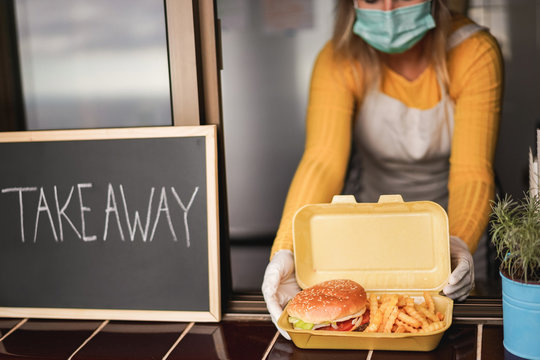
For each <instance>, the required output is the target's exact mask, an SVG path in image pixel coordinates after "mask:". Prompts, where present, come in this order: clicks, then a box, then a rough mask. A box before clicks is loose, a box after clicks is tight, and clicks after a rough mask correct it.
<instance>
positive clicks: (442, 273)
mask: <svg viewBox="0 0 540 360" xmlns="http://www.w3.org/2000/svg"><path fill="white" fill-rule="evenodd" d="M293 243H294V261H295V267H296V280H297V282H298V284H299V285H300V287H301V288H302V289H305V288H307V287H310V286H312V285H315V284H317V283H320V282H323V281H326V280H331V279H351V280H354V281H356V282H358V283H359V284H361V285H362V286H363V287H364V288H365V289H366V292H367V293H368V295H369V294H371V293H375V294H378V295H382V294H392V293H397V294H405V295H409V296H411V297H413V298H415V300H416V299H418V301H417V302H420V299H422V295H423V292H424V291H427V292H429V293H430V294H431V295H432V297H433V300H434V303H435V309H436V311H440V312H441V313H442V314H444V322H445V325H444V327H443V328H442V329H440V330H437V331H431V332H424V333H398V334H393V333H391V334H385V333H364V332H357V331H350V332H345V331H344V332H341V331H326V330H297V329H294V328H293V327H292V325H291V324H290V323H289V322H288V315H287V311H286V309H285V311H283V313H282V314H281V317H280V318H279V320H278V326H279V327H281V328H282V329H284V330H285V331H287V333H288V334H289V335H290V337H291V339H292V341H293V342H294V344H295V345H296V346H298V347H300V348H306V349H363V350H401V351H430V350H433V349H435V348H436V347H437V345H438V344H439V342H440V340H441V338H442V336H443V334H444V332H445V331H446V330H447V329H448V327H450V325H451V323H452V308H453V301H452V299H450V298H448V297H445V296H443V295H439V292H440V291H441V290H442V288H443V287H444V285H445V284H446V282H447V279H448V276H449V274H450V248H449V233H448V216H447V214H446V212H445V210H444V209H443V208H442V207H441V206H440V205H438V204H437V203H434V202H431V201H411V202H404V201H403V198H402V197H401V195H382V196H381V197H380V198H379V202H378V203H357V202H356V201H355V199H354V197H353V196H351V195H337V196H335V197H334V198H333V200H332V203H330V204H312V205H306V206H304V207H302V208H301V209H299V210H298V211H297V212H296V214H295V216H294V219H293Z"/></svg>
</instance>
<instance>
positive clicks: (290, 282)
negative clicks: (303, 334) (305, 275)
mask: <svg viewBox="0 0 540 360" xmlns="http://www.w3.org/2000/svg"><path fill="white" fill-rule="evenodd" d="M299 291H300V287H298V284H297V283H296V278H295V273H294V258H293V254H292V252H291V251H290V250H280V251H278V252H276V253H275V254H274V256H273V257H272V260H271V261H270V263H269V264H268V266H267V267H266V271H265V272H264V279H263V283H262V293H263V296H264V301H265V302H266V307H267V308H268V311H269V312H270V317H271V318H272V322H273V323H274V325H275V326H276V328H277V329H278V330H279V332H280V333H281V335H283V337H285V338H286V339H287V340H291V337H290V336H289V334H287V332H286V331H285V330H283V329H281V328H280V327H279V326H278V325H277V321H278V319H279V317H280V316H281V313H282V312H283V308H284V307H285V305H287V302H289V300H290V299H292V298H293V297H294V295H296V293H298V292H299Z"/></svg>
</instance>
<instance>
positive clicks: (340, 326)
mask: <svg viewBox="0 0 540 360" xmlns="http://www.w3.org/2000/svg"><path fill="white" fill-rule="evenodd" d="M353 320H354V319H349V320H345V321H342V322H339V323H337V324H336V326H337V329H335V328H333V327H332V325H328V326H325V327H322V328H319V329H317V330H328V331H350V330H351V329H352V328H353V327H354V324H353V323H352V322H353ZM361 321H362V322H361V323H360V325H364V324H366V323H368V322H369V310H367V311H366V312H365V313H364V315H362V320H361Z"/></svg>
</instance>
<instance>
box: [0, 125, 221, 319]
mask: <svg viewBox="0 0 540 360" xmlns="http://www.w3.org/2000/svg"><path fill="white" fill-rule="evenodd" d="M201 136H202V137H204V138H205V140H206V141H205V150H206V151H205V152H206V164H205V168H206V187H207V189H206V190H207V206H206V208H207V230H208V284H209V289H208V290H209V311H170V310H123V309H78V308H30V307H0V317H16V318H28V317H30V318H54V319H93V320H146V321H198V322H218V321H220V320H221V298H220V296H221V289H220V257H219V253H220V251H219V250H220V247H219V231H218V229H219V211H218V180H217V150H216V149H217V141H216V126H215V125H201V126H168V127H139V128H115V129H112V128H109V129H89V130H51V131H21V132H3V133H0V143H12V142H32V141H77V140H113V139H143V138H171V137H201ZM6 290H7V291H9V290H8V289H3V290H2V291H6Z"/></svg>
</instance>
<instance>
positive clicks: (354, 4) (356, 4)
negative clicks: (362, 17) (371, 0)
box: [352, 0, 358, 9]
mask: <svg viewBox="0 0 540 360" xmlns="http://www.w3.org/2000/svg"><path fill="white" fill-rule="evenodd" d="M352 4H353V7H354V8H355V9H358V0H353V1H352Z"/></svg>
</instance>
